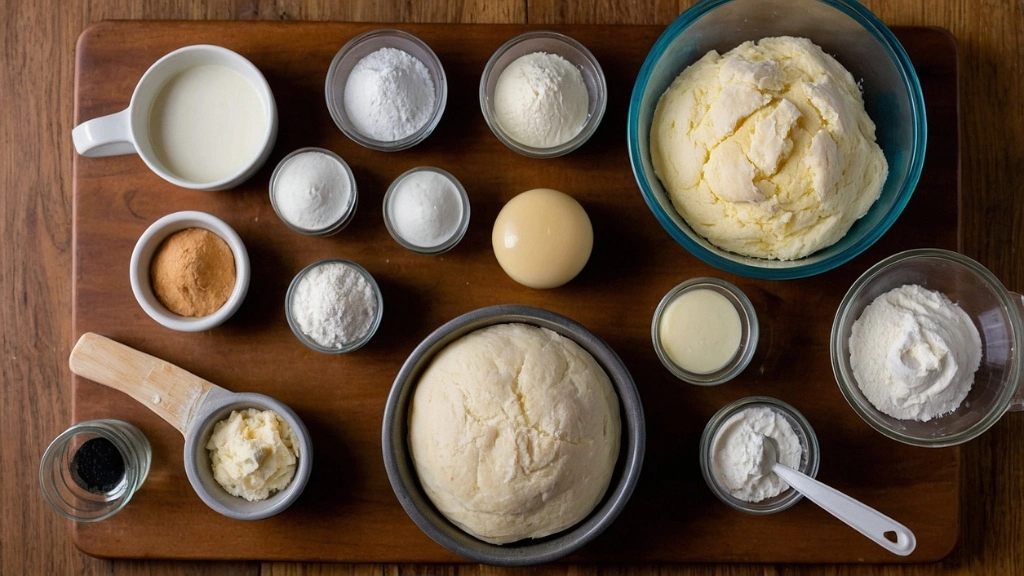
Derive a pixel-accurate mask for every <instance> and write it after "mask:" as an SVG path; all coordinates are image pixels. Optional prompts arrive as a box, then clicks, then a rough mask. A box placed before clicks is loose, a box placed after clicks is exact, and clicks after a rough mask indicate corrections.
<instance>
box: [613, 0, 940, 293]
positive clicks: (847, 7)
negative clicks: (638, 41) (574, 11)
mask: <svg viewBox="0 0 1024 576" xmlns="http://www.w3.org/2000/svg"><path fill="white" fill-rule="evenodd" d="M772 36H798V37H804V38H808V39H810V40H811V41H812V42H814V43H815V44H817V45H818V46H821V48H822V49H823V50H824V51H825V52H827V53H829V54H831V55H832V56H833V57H835V58H836V60H838V61H839V63H840V64H842V65H843V66H845V67H846V69H847V70H849V71H850V73H851V74H852V75H853V77H854V79H856V80H857V81H858V82H859V83H860V85H861V89H862V91H863V94H864V103H865V107H866V109H867V112H868V115H869V116H871V119H872V120H873V121H874V122H875V126H876V137H877V140H878V144H879V145H880V146H881V147H882V151H883V152H884V154H885V159H886V161H887V162H888V163H889V176H888V178H887V179H886V181H885V186H884V187H883V188H882V192H881V195H880V196H879V198H878V200H876V201H875V203H874V205H872V207H871V209H870V210H868V212H867V214H865V215H864V216H863V217H862V218H861V219H860V220H858V221H857V222H856V223H854V225H853V227H852V228H850V230H849V231H848V232H847V233H846V235H845V236H844V237H843V238H842V239H840V240H839V241H838V242H836V243H835V244H833V245H831V246H829V247H826V248H823V249H821V250H819V251H817V252H815V253H813V254H811V255H809V256H806V257H804V258H800V259H797V260H768V259H762V258H753V257H749V256H742V255H739V254H735V253H732V252H728V251H726V250H723V249H721V248H718V247H717V246H715V245H713V244H711V243H710V242H708V241H707V240H706V239H705V238H703V237H702V236H700V235H699V234H697V233H696V232H694V231H693V229H691V228H690V226H689V225H687V223H686V221H685V220H683V218H682V217H681V216H680V215H679V214H678V213H677V212H676V210H675V208H674V207H673V206H672V202H671V200H669V197H668V195H667V194H666V192H665V190H664V188H663V187H662V185H661V181H660V180H659V179H658V177H657V175H656V174H655V173H654V167H653V166H652V164H651V155H650V129H651V121H652V119H653V117H654V110H655V108H656V107H657V105H658V99H659V98H661V95H662V94H663V93H664V92H665V90H666V89H667V88H668V87H669V85H670V84H671V83H672V81H673V80H675V78H676V76H678V75H679V73H680V72H682V71H683V70H684V69H685V68H686V67H687V66H689V65H690V64H692V63H693V62H695V61H696V60H698V59H699V58H701V57H702V56H704V54H706V53H707V52H708V51H709V50H717V51H719V52H720V53H724V52H727V51H729V50H731V49H732V48H735V47H736V46H738V45H740V44H741V43H743V42H745V41H747V40H759V39H761V38H766V37H772ZM626 130H627V134H626V138H627V145H628V148H629V160H630V164H631V165H632V167H633V174H634V176H635V177H636V181H637V184H638V185H639V187H640V192H641V194H642V195H643V197H644V201H646V203H647V205H648V207H649V208H650V209H651V211H652V212H653V213H654V216H655V217H656V218H657V220H658V222H659V223H660V224H661V225H662V227H663V228H665V230H666V231H667V232H668V233H669V234H670V235H671V236H672V238H674V239H675V240H676V241H677V242H679V244H681V245H682V246H683V248H685V249H686V250H688V251H689V252H690V253H692V254H693V255H694V256H696V257H697V258H699V259H700V260H703V261H704V262H706V263H707V264H710V265H712V266H714V267H716V268H718V269H720V270H723V271H726V272H730V273H734V274H739V275H742V276H747V277H750V278H762V279H768V280H783V279H791V278H803V277H807V276H813V275H816V274H821V273H823V272H827V271H829V270H832V269H833V268H835V267H837V266H839V265H841V264H844V263H846V262H848V261H850V260H851V259H853V258H854V257H856V256H857V255H859V254H861V253H862V252H864V251H865V250H867V249H868V247H870V246H871V245H872V244H874V243H875V241H877V240H878V239H879V238H881V237H882V235H883V234H885V232H886V231H887V230H888V229H889V227H890V226H892V224H893V222H895V221H896V219H897V218H898V217H899V215H900V213H901V212H902V211H903V209H904V207H906V205H907V202H908V201H909V200H910V197H911V195H912V194H913V193H914V189H915V188H916V187H917V183H918V180H919V179H920V177H921V169H922V167H923V166H924V157H925V144H926V142H927V136H928V128H927V119H926V117H925V107H924V96H923V95H922V93H921V84H920V82H919V81H918V78H917V73H916V72H915V71H914V66H913V64H912V63H911V61H910V58H909V57H908V56H907V53H906V51H904V49H903V46H902V45H901V44H900V43H899V41H898V40H897V39H896V37H895V36H894V35H893V33H892V31H890V30H889V29H888V28H887V27H886V26H885V24H883V23H882V22H881V21H880V20H879V19H878V18H877V17H875V15H874V14H872V13H871V12H870V11H868V10H867V9H866V8H864V7H863V6H861V5H860V4H859V3H857V2H856V1H854V0H703V1H701V2H698V3H697V4H695V5H694V6H693V7H691V8H690V9H688V10H686V11H685V12H683V13H682V14H681V15H680V16H679V17H678V18H677V19H676V20H675V21H674V22H673V23H672V24H670V25H669V27H668V28H667V29H666V30H665V32H663V33H662V35H661V37H659V38H658V40H657V41H656V42H655V44H654V46H653V48H651V51H650V53H649V54H648V55H647V59H646V60H645V61H644V63H643V66H642V67H641V68H640V72H639V74H638V75H637V79H636V84H635V85H634V87H633V94H632V97H631V99H630V103H629V112H628V117H627V127H626Z"/></svg>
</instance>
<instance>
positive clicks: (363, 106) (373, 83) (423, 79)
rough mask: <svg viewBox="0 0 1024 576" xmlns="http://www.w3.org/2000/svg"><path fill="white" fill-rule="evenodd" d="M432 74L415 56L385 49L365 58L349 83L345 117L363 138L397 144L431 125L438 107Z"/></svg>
mask: <svg viewBox="0 0 1024 576" xmlns="http://www.w3.org/2000/svg"><path fill="white" fill-rule="evenodd" d="M436 100H437V98H436V96H435V94H434V80H433V78H431V76H430V71H429V70H428V69H427V67H426V66H424V64H423V62H421V61H420V60H419V59H418V58H416V57H415V56H412V55H411V54H409V53H408V52H405V51H403V50H399V49H397V48H381V49H380V50H377V51H376V52H372V53H370V54H368V55H366V56H364V57H363V58H362V59H361V60H360V61H359V62H357V63H356V65H355V66H354V67H353V68H352V71H351V72H350V73H349V76H348V81H347V82H346V83H345V96H344V102H345V113H346V114H347V115H348V118H349V121H351V122H352V124H353V126H355V128H356V130H358V131H359V133H360V134H362V135H363V136H367V137H369V138H373V139H374V140H380V141H382V142H394V141H397V140H402V139H403V138H408V137H409V136H412V135H413V134H415V133H416V132H417V131H418V130H419V129H420V128H423V126H425V125H426V124H427V122H429V121H430V118H431V115H432V114H433V111H434V104H435V103H436Z"/></svg>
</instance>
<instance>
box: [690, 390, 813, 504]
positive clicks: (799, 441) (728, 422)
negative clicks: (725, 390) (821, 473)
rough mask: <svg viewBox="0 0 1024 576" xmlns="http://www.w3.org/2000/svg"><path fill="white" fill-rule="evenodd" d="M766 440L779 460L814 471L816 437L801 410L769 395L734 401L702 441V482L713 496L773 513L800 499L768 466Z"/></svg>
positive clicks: (716, 417) (806, 471) (715, 418)
mask: <svg viewBox="0 0 1024 576" xmlns="http://www.w3.org/2000/svg"><path fill="white" fill-rule="evenodd" d="M766 438H771V439H772V440H774V441H775V443H776V446H777V447H778V449H777V452H778V458H779V461H780V462H781V463H782V464H785V465H787V466H789V467H790V468H793V469H795V470H799V471H801V472H803V473H804V474H806V475H808V476H811V477H814V476H815V475H817V473H818V461H819V447H818V438H817V436H816V435H815V434H814V429H813V428H811V424H810V422H808V421H807V419H806V418H804V416H803V415H802V414H800V412H798V411H797V410H796V409H795V408H793V407H792V406H790V405H789V404H786V403H785V402H782V401H781V400H777V399H775V398H769V397H767V396H751V397H748V398H743V399H741V400H737V401H736V402H733V403H732V404H729V405H728V406H725V407H724V408H722V409H721V410H719V411H718V413H716V414H715V415H714V416H713V417H712V418H711V420H709V421H708V424H707V426H706V427H705V428H704V433H703V435H702V436H701V439H700V468H701V472H702V473H703V475H704V480H705V482H707V485H708V487H709V488H710V489H711V492H713V493H714V494H715V496H717V497H718V498H719V499H720V500H722V502H725V503H726V504H728V505H729V506H731V507H732V508H735V509H736V510H740V511H742V512H747V513H750V514H772V513H775V512H779V511H781V510H785V509H786V508H789V507H790V506H792V505H794V504H796V503H797V501H799V500H800V498H802V496H801V494H800V493H799V492H797V491H796V490H793V489H792V488H790V486H789V485H788V484H787V483H786V482H785V481H784V480H783V479H782V478H780V477H779V476H778V475H777V474H775V473H774V472H771V471H770V470H767V469H766V461H765V454H764V447H763V443H764V442H766V441H768V440H767V439H766Z"/></svg>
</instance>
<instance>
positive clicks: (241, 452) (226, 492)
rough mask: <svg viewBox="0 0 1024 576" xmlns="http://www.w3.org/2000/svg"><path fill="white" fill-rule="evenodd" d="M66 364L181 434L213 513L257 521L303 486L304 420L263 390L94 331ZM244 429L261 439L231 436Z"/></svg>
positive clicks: (308, 455) (308, 456)
mask: <svg viewBox="0 0 1024 576" xmlns="http://www.w3.org/2000/svg"><path fill="white" fill-rule="evenodd" d="M69 364H70V366H71V371H72V372H74V373H75V374H77V375H79V376H82V377H83V378H88V379H89V380H92V381H94V382H97V383H99V384H102V385H104V386H108V387H110V388H113V389H115V390H119V391H121V392H124V393H125V394H128V395H129V396H131V397H132V398H134V399H135V400H137V401H138V402H141V403H142V404H144V405H145V406H146V407H148V408H149V409H150V410H152V411H153V412H154V413H155V414H157V415H158V416H160V417H161V418H163V419H164V420H166V421H167V422H168V423H169V424H170V425H171V426H174V427H175V428H176V429H177V430H178V431H179V432H181V433H182V434H183V435H184V437H185V457H184V461H185V473H186V475H187V476H188V480H189V482H190V483H191V484H192V488H193V489H194V490H195V491H196V494H198V495H199V497H200V498H201V499H202V500H203V502H204V503H206V505H207V506H209V507H210V508H212V509H213V510H215V511H216V512H219V513H220V514H223V515H225V516H227V517H229V518H234V519H237V520H260V519H263V518H267V517H270V516H273V515H275V514H278V513H280V512H282V511H283V510H285V509H286V508H288V506H290V505H291V504H292V503H293V502H294V501H295V500H296V499H297V498H298V497H299V495H300V494H301V493H302V490H303V489H304V488H305V486H306V482H307V481H308V480H309V475H310V472H311V471H312V468H313V443H312V441H311V439H310V437H309V432H308V431H307V429H306V426H305V424H303V422H302V420H300V419H299V417H298V415H297V414H295V412H294V411H292V409H291V408H289V407H288V406H287V405H285V404H284V403H282V402H280V401H278V400H275V399H274V398H271V397H269V396H266V395H263V394H256V393H234V392H229V391H228V390H225V389H224V388H221V387H220V386H217V385H215V384H212V383H210V382H208V381H206V380H204V379H202V378H200V377H198V376H196V375H194V374H192V373H190V372H188V371H186V370H183V369H182V368H179V367H177V366H175V365H173V364H170V363H168V362H165V361H163V360H160V359H158V358H156V357H153V356H150V355H149V354H146V353H143V352H140V351H138V350H135V349H132V348H130V347H128V346H125V345H124V344H120V343H118V342H115V341H113V340H111V339H109V338H106V337H104V336H100V335H98V334H94V333H91V332H87V333H85V334H83V335H82V337H81V338H80V339H79V340H78V343H77V344H75V347H74V349H73V350H72V351H71V359H70V362H69ZM242 432H244V433H245V434H247V435H251V436H257V437H258V438H259V439H260V441H259V442H253V443H242V442H235V441H233V440H232V434H233V433H242ZM211 438H212V441H211ZM263 440H266V441H263Z"/></svg>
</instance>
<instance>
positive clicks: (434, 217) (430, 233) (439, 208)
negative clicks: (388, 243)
mask: <svg viewBox="0 0 1024 576" xmlns="http://www.w3.org/2000/svg"><path fill="white" fill-rule="evenodd" d="M384 225H385V226H386V227H387V229H388V232H390V233H391V237H392V238H394V239H395V241H396V242H398V243H399V244H401V245H402V246H404V247H405V248H407V249H409V250H412V251H413V252H419V253H420V254H442V253H444V252H447V251H449V250H451V249H452V248H454V247H455V245H456V244H458V243H459V241H460V240H462V237H463V236H464V235H465V234H466V230H467V229H468V228H469V195H468V194H466V189H465V188H463V187H462V183H460V182H459V180H458V179H457V178H455V177H454V176H452V175H451V174H449V173H448V172H446V171H445V170H442V169H440V168H434V167H431V166H420V167H418V168H413V169H411V170H408V171H406V172H405V173H403V174H402V175H400V176H399V177H398V178H395V181H394V182H392V183H391V186H390V187H389V188H388V191H387V193H386V194H385V195H384Z"/></svg>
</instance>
